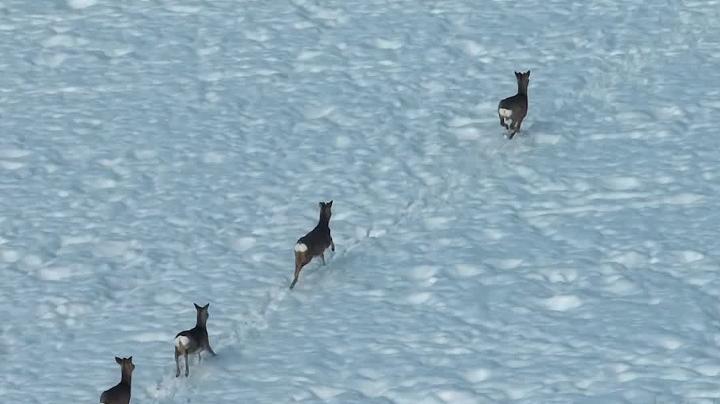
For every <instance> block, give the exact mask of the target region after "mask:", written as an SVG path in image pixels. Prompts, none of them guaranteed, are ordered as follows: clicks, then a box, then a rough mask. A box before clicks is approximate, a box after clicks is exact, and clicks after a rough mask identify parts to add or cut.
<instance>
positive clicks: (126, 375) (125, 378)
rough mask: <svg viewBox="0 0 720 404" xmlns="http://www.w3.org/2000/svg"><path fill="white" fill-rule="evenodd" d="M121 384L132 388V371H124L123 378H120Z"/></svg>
mask: <svg viewBox="0 0 720 404" xmlns="http://www.w3.org/2000/svg"><path fill="white" fill-rule="evenodd" d="M120 383H121V384H126V385H127V386H128V387H130V384H131V383H132V371H130V372H128V371H125V370H124V369H123V371H122V376H121V377H120Z"/></svg>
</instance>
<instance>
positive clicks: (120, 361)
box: [115, 356, 122, 365]
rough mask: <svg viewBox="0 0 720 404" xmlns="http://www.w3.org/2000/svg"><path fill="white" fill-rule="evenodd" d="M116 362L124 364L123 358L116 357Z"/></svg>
mask: <svg viewBox="0 0 720 404" xmlns="http://www.w3.org/2000/svg"><path fill="white" fill-rule="evenodd" d="M115 362H117V364H118V365H122V359H120V358H118V357H117V356H116V357H115Z"/></svg>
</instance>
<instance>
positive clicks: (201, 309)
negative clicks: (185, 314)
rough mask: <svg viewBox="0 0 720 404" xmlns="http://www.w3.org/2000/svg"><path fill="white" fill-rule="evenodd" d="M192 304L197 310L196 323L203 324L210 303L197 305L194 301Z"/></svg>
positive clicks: (207, 314)
mask: <svg viewBox="0 0 720 404" xmlns="http://www.w3.org/2000/svg"><path fill="white" fill-rule="evenodd" d="M193 305H194V306H195V310H196V311H197V323H198V325H202V326H205V325H206V324H207V320H208V317H210V313H208V308H209V307H210V303H208V304H206V305H205V306H198V305H197V304H195V303H193Z"/></svg>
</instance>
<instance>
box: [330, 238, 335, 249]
mask: <svg viewBox="0 0 720 404" xmlns="http://www.w3.org/2000/svg"><path fill="white" fill-rule="evenodd" d="M330 249H331V250H333V251H335V242H334V241H333V239H332V237H331V238H330Z"/></svg>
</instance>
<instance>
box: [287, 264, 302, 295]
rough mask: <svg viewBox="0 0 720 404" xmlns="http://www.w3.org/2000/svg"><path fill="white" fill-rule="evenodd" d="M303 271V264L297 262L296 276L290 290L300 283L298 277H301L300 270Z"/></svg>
mask: <svg viewBox="0 0 720 404" xmlns="http://www.w3.org/2000/svg"><path fill="white" fill-rule="evenodd" d="M301 269H302V264H300V263H299V262H295V276H294V278H293V281H292V283H291V284H290V289H292V288H294V287H295V284H296V283H297V281H298V277H299V276H300V270H301Z"/></svg>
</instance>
